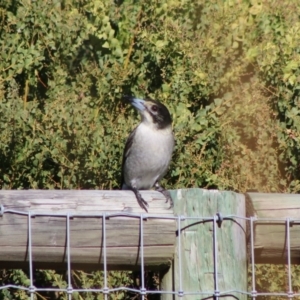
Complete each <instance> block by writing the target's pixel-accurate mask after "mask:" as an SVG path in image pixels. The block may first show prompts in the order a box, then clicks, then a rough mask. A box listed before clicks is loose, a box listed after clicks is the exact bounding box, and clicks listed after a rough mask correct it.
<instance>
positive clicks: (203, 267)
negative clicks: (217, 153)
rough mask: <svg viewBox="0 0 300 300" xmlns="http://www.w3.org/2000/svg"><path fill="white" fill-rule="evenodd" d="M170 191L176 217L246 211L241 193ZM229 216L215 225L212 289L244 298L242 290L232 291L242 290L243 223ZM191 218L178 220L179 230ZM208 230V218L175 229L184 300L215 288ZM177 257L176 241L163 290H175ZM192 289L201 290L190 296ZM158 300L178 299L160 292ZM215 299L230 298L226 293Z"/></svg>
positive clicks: (244, 260) (244, 265)
mask: <svg viewBox="0 0 300 300" xmlns="http://www.w3.org/2000/svg"><path fill="white" fill-rule="evenodd" d="M171 193H172V198H173V199H174V213H175V215H177V216H187V217H196V216H201V217H214V216H216V214H217V213H220V214H221V215H222V217H223V218H225V217H227V216H241V217H245V215H246V214H245V198H244V195H242V194H237V193H233V192H225V191H224V192H223V191H217V190H204V189H186V190H174V191H171ZM232 219H233V220H223V222H222V224H221V227H220V228H219V227H218V226H217V227H216V237H217V238H216V240H217V245H216V249H217V268H218V270H217V284H218V286H217V287H218V290H219V292H220V296H221V295H223V294H224V292H229V293H228V294H232V295H234V296H235V297H237V299H240V300H246V299H247V296H246V295H245V294H242V293H238V292H232V291H243V292H247V258H246V233H245V232H246V222H245V220H244V219H242V218H232ZM195 222H196V220H186V221H182V222H181V228H184V227H185V226H187V225H189V224H192V223H195ZM213 232H214V231H213V222H206V223H201V224H198V225H195V226H191V227H189V228H186V229H185V230H183V231H182V233H181V252H180V253H181V274H182V275H181V286H182V291H183V293H184V295H185V297H184V299H202V298H206V297H209V296H212V293H211V292H214V290H215V288H216V286H215V280H214V273H215V272H214V270H215V264H214V255H213V247H214V245H213ZM177 241H178V237H177ZM178 255H179V248H178V243H177V245H176V251H175V257H174V261H173V263H172V267H171V268H170V269H169V271H168V272H167V273H166V274H164V276H163V278H162V282H161V289H162V290H164V291H170V290H171V291H172V290H173V291H178V290H179V289H180V270H179V260H178ZM196 292H201V293H203V294H201V295H199V294H198V295H196V294H195V293H196ZM193 293H194V294H193ZM161 299H162V300H171V299H179V297H178V295H175V296H174V295H170V294H162V297H161ZM211 299H214V298H213V297H212V298H211ZM215 299H216V298H215ZM219 299H228V300H229V299H230V300H232V299H234V298H232V297H231V296H229V295H228V296H227V297H224V296H223V297H222V298H219Z"/></svg>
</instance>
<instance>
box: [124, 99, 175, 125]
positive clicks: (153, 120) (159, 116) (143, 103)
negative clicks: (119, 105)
mask: <svg viewBox="0 0 300 300" xmlns="http://www.w3.org/2000/svg"><path fill="white" fill-rule="evenodd" d="M125 98H126V99H127V100H129V101H130V103H131V104H132V105H133V106H134V107H135V108H136V109H137V110H138V111H139V113H140V114H141V116H142V122H146V123H148V124H149V125H153V126H155V127H156V128H157V129H164V128H166V127H168V126H170V125H171V124H172V118H171V115H170V113H169V110H168V109H167V107H166V106H165V105H163V104H162V103H161V102H159V101H156V100H152V99H145V100H143V99H138V98H134V97H128V96H126V97H125Z"/></svg>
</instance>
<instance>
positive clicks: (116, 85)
mask: <svg viewBox="0 0 300 300" xmlns="http://www.w3.org/2000/svg"><path fill="white" fill-rule="evenodd" d="M299 16H300V3H298V2H297V1H294V0H285V1H280V0H261V1H258V0H252V1H250V0H210V1H206V0H197V1H195V0H183V1H179V0H167V1H149V0H145V1H133V0H124V1H122V0H115V1H106V0H102V1H99V0H81V1H72V0H51V1H50V0H47V1H44V0H35V1H33V0H20V1H18V0H2V1H1V3H0V24H1V26H0V49H1V50H0V51H1V57H0V116H1V119H0V130H1V140H0V188H2V189H25V188H33V189H35V188H39V189H86V188H88V189H113V188H118V183H119V179H120V165H121V156H122V152H123V146H124V142H125V140H126V137H127V136H128V133H129V132H130V130H131V129H132V128H133V127H134V125H135V124H136V123H137V122H138V121H137V116H136V113H135V112H134V111H133V109H132V108H131V107H129V105H127V104H126V103H123V102H122V101H121V98H122V95H123V94H133V95H136V96H139V97H144V96H150V97H153V98H155V99H159V100H161V101H162V102H164V103H165V104H166V105H167V106H168V107H169V109H170V111H171V113H172V116H173V119H174V131H175V135H176V150H175V153H174V157H173V163H172V165H171V168H170V172H169V173H168V175H167V176H166V178H165V182H164V184H165V185H166V186H167V187H168V188H173V189H177V188H183V187H185V188H188V187H203V188H218V189H226V190H235V191H239V192H245V191H246V190H248V189H256V190H259V191H261V192H295V193H297V192H299V190H300V184H299V178H300V173H299V162H300V155H299V153H300V152H299V151H300V137H299V127H300V98H299V90H300V68H299V65H300V19H299ZM260 270H261V272H265V273H263V274H267V275H266V276H267V277H268V278H271V277H270V276H272V275H270V274H271V273H268V271H267V270H265V269H260ZM42 273H43V272H40V273H39V274H42ZM43 274H44V275H43V276H46V277H43V278H44V280H45V281H47V280H50V281H51V282H52V284H53V285H56V286H57V285H59V284H63V282H64V281H63V278H60V277H59V276H60V275H59V274H56V273H55V272H52V273H51V272H50V271H47V272H46V273H45V272H44V273H43ZM80 274H81V275H80V276H82V277H80V276H79V277H78V278H81V279H80V281H81V283H82V284H83V285H84V284H87V283H86V282H87V281H85V280H84V279H83V277H84V276H87V275H86V274H85V275H84V274H83V273H80ZM41 276H42V275H41ZM97 276H100V275H99V274H98V275H97V274H94V275H91V276H90V277H89V280H90V281H92V282H94V281H93V280H96V279H95V278H97ZM124 276H125V277H126V276H127V274H125V275H124ZM26 278H27V276H26V274H25V273H23V272H19V271H10V272H9V271H3V272H2V276H1V277H0V280H1V281H2V282H3V283H5V282H9V281H13V282H19V283H20V282H22V283H24V282H26ZM46 278H48V279H46ZM55 278H56V279H57V278H60V279H59V280H58V281H57V280H56V281H55ZM84 278H85V277H84ZM276 279H278V280H277V281H276ZM272 280H273V281H275V285H276V286H277V287H280V286H282V288H283V289H284V286H283V283H282V281H280V276H274V278H272ZM90 281H89V282H90ZM262 282H263V280H262ZM261 288H262V289H263V285H262V287H261ZM298 289H299V285H298ZM119 296H120V297H123V296H124V295H122V294H120V295H119ZM1 297H2V298H1ZM26 297H27V296H26V295H25V294H24V293H23V292H22V291H10V290H5V291H0V299H26ZM38 297H42V296H38ZM53 297H54V296H53ZM64 297H66V296H65V295H55V298H53V299H65V298H64ZM78 297H79V298H78V299H82V298H80V297H81V296H80V295H79V296H78ZM93 297H94V298H93ZM40 299H43V298H40ZM85 299H96V296H93V295H89V296H86V297H85Z"/></svg>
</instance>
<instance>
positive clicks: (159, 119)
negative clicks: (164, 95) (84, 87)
mask: <svg viewBox="0 0 300 300" xmlns="http://www.w3.org/2000/svg"><path fill="white" fill-rule="evenodd" d="M124 99H125V100H127V101H129V102H130V103H131V105H132V106H133V107H134V108H136V109H137V111H138V112H139V114H140V115H141V123H140V124H139V125H138V126H137V127H136V128H135V129H134V130H133V131H132V132H131V133H130V135H129V136H128V138H127V141H126V144H125V148H124V153H123V162H122V182H121V188H122V190H132V191H133V192H134V194H135V196H136V199H137V202H138V204H139V205H140V207H141V208H142V209H144V210H145V211H146V212H148V207H149V205H148V203H147V201H145V200H144V199H143V197H142V196H141V194H140V192H139V191H140V190H149V189H152V188H153V187H154V188H155V190H157V191H158V192H160V193H162V194H163V195H164V196H165V198H166V202H169V203H170V208H172V207H173V200H172V198H171V195H170V193H169V192H168V191H167V190H165V189H164V188H163V187H162V186H161V185H160V184H159V181H160V180H161V179H162V178H163V177H164V175H165V174H166V172H167V170H168V167H169V165H170V161H171V158H172V153H173V150H174V144H175V140H174V134H173V129H172V118H171V115H170V112H169V110H168V109H167V107H166V106H165V105H164V104H162V103H161V102H159V101H157V100H153V99H150V98H147V99H140V98H135V97H133V96H124Z"/></svg>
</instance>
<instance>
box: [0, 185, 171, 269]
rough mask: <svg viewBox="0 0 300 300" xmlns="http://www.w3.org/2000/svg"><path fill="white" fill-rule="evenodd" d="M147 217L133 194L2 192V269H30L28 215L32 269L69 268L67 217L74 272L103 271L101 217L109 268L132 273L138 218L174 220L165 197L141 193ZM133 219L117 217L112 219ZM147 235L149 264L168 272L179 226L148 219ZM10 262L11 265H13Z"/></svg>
mask: <svg viewBox="0 0 300 300" xmlns="http://www.w3.org/2000/svg"><path fill="white" fill-rule="evenodd" d="M141 193H142V195H143V197H144V198H145V200H146V201H148V203H149V214H146V213H145V211H143V210H142V209H141V208H140V207H139V205H138V204H137V201H136V198H135V196H134V194H133V193H132V192H131V191H91V190H84V191H83V190H78V191H75V190H72V191H70V190H68V191H66V190H63V191H62V190H51V191H50V190H25V191H24V190H22V191H16V190H14V191H8V190H7V191H6V190H2V191H0V205H2V208H4V211H5V212H4V214H3V215H2V216H1V217H0V268H1V267H7V266H11V267H13V266H16V267H17V268H20V267H22V266H26V265H27V266H28V236H29V235H28V216H27V215H26V214H25V215H22V214H16V213H11V212H9V210H16V211H19V212H29V211H30V213H31V214H32V215H33V217H32V218H31V224H32V253H33V261H34V266H35V267H36V268H38V267H47V266H49V265H51V263H52V264H53V266H54V265H55V266H56V268H62V269H63V268H65V267H66V260H67V258H66V253H67V252H66V243H67V230H66V228H67V218H66V214H67V213H69V215H70V216H71V218H70V245H71V251H70V253H71V262H72V267H73V268H74V269H76V268H77V267H80V269H101V268H102V265H103V230H102V222H103V218H102V217H101V214H103V213H104V212H105V213H106V214H107V215H109V216H110V217H109V218H107V219H106V220H105V224H106V245H107V264H108V266H109V268H110V269H134V268H136V267H138V266H139V265H140V243H141V240H140V219H139V215H140V214H143V215H144V216H153V215H155V216H156V217H173V211H172V210H170V209H168V204H166V203H165V198H164V197H163V195H162V194H161V193H158V192H155V191H144V192H143V191H142V192H141ZM120 213H123V214H130V215H131V216H136V218H133V217H128V216H125V215H124V216H115V215H114V214H120ZM142 224H143V230H144V260H145V265H146V266H148V267H151V268H153V269H161V268H166V267H167V266H168V265H169V264H170V261H171V260H172V259H173V256H174V243H175V239H176V237H175V231H176V227H175V221H174V220H172V219H158V218H151V217H149V218H147V219H145V220H144V221H142ZM10 263H11V264H10Z"/></svg>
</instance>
